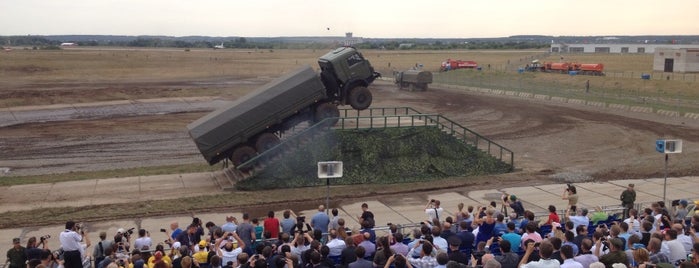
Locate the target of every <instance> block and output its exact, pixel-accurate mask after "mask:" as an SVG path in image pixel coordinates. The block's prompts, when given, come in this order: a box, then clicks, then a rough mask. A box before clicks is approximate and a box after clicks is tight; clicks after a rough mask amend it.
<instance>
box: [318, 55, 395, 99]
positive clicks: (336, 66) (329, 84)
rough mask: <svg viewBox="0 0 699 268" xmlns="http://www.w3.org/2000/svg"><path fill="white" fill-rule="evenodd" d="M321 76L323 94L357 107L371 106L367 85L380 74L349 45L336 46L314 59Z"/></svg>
mask: <svg viewBox="0 0 699 268" xmlns="http://www.w3.org/2000/svg"><path fill="white" fill-rule="evenodd" d="M318 65H319V66H320V70H321V79H322V81H323V84H324V86H325V88H326V90H327V95H328V96H329V97H330V98H331V99H332V100H333V101H334V102H336V103H338V104H342V105H344V104H349V105H351V106H352V108H354V109H357V110H364V109H366V108H369V106H370V105H371V100H372V97H371V92H370V91H369V90H368V89H367V87H368V86H369V84H371V83H372V82H374V80H375V79H376V78H378V77H380V76H381V74H380V73H378V72H375V71H374V68H373V67H372V66H371V64H370V63H369V61H368V60H366V59H365V58H364V56H362V54H361V53H359V51H357V50H356V49H355V48H353V47H340V48H337V49H335V50H333V51H331V52H329V53H327V54H325V55H323V56H322V57H320V58H319V59H318Z"/></svg>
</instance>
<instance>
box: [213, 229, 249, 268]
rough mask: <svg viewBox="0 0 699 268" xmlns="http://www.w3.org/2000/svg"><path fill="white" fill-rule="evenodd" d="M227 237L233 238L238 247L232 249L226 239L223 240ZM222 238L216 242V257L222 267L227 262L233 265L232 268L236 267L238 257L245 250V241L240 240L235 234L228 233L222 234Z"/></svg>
mask: <svg viewBox="0 0 699 268" xmlns="http://www.w3.org/2000/svg"><path fill="white" fill-rule="evenodd" d="M229 235H231V236H233V238H235V241H236V242H238V247H237V248H235V249H233V243H232V242H231V241H229V240H228V239H225V237H228V236H229ZM223 237H224V238H220V239H218V240H216V246H215V247H214V248H216V255H218V256H219V257H221V264H223V265H224V266H225V265H227V264H228V263H229V262H232V263H233V267H237V266H238V265H239V264H237V263H236V262H237V261H238V255H239V254H240V253H242V252H243V250H244V249H245V246H246V245H245V241H243V240H242V239H240V236H238V234H236V233H235V232H233V233H229V232H225V233H224V234H223ZM222 243H224V244H225V245H224V246H221V244H222Z"/></svg>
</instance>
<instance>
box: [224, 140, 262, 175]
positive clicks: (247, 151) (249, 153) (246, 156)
mask: <svg viewBox="0 0 699 268" xmlns="http://www.w3.org/2000/svg"><path fill="white" fill-rule="evenodd" d="M256 155H257V151H255V149H254V148H252V147H250V146H247V145H245V146H240V147H238V148H235V150H233V154H231V157H230V159H231V162H233V166H236V167H237V166H239V165H240V164H242V163H245V162H247V161H248V160H250V159H252V158H253V157H255V156H256ZM250 169H252V166H250V167H248V168H246V169H245V170H244V171H247V170H250Z"/></svg>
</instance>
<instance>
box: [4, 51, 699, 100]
mask: <svg viewBox="0 0 699 268" xmlns="http://www.w3.org/2000/svg"><path fill="white" fill-rule="evenodd" d="M326 52H328V51H327V50H311V49H308V50H286V49H285V50H234V49H226V50H204V49H202V50H191V51H189V52H186V51H184V50H178V49H174V48H172V49H122V48H119V49H109V48H78V49H65V50H57V51H40V50H38V51H37V50H14V51H11V52H4V53H0V97H1V98H0V107H9V106H19V105H33V104H34V105H36V104H52V103H72V102H89V101H106V100H123V99H137V98H156V97H180V96H202V95H209V96H221V95H223V96H233V97H235V96H238V95H240V94H243V93H245V92H248V91H250V90H252V89H254V88H255V87H256V85H249V84H231V85H230V86H226V87H224V88H221V87H220V86H219V87H214V86H210V85H207V84H206V83H202V84H201V85H197V84H196V83H194V84H192V85H190V86H187V87H177V86H171V87H168V86H167V84H164V85H163V84H162V83H168V82H173V83H176V82H179V83H186V82H196V81H210V80H222V81H231V80H236V79H257V81H259V83H263V82H264V81H268V80H270V79H272V78H275V77H278V76H280V75H282V74H283V73H285V72H287V71H289V70H291V69H294V68H296V67H299V66H301V65H305V64H308V65H311V66H314V67H316V66H317V64H316V63H315V62H316V60H317V58H318V57H319V56H321V55H323V54H324V53H326ZM362 52H363V53H364V55H365V57H366V58H368V59H369V60H370V61H371V62H372V65H373V66H374V67H375V69H376V70H377V71H379V72H381V73H382V74H384V76H392V72H393V71H394V70H405V69H408V68H412V67H414V66H416V65H420V66H423V68H424V69H425V70H429V71H433V72H437V71H438V69H439V65H440V63H441V62H442V61H444V60H445V59H447V58H452V59H463V60H474V61H476V62H478V63H479V65H480V66H481V67H482V71H475V70H459V71H456V72H449V73H441V74H437V75H436V78H435V80H436V81H438V82H440V83H447V84H458V85H468V86H481V87H491V88H501V89H508V90H523V91H529V92H534V93H542V94H551V95H563V96H570V97H584V98H587V99H595V100H600V99H612V100H614V102H618V103H628V104H649V105H659V106H669V107H673V106H675V107H681V108H682V109H689V108H691V107H693V106H699V93H697V92H696V90H695V89H696V85H697V82H699V81H696V77H695V74H662V73H660V74H657V73H656V74H654V75H653V77H654V78H656V79H654V80H641V79H640V74H642V73H652V60H653V55H650V54H564V55H563V57H564V60H565V61H576V62H585V63H603V64H604V65H605V66H606V71H607V72H608V76H604V77H592V76H580V75H579V76H569V75H561V74H548V73H535V74H533V73H525V74H518V73H517V69H518V68H521V67H524V65H526V64H527V63H529V62H530V61H531V60H533V59H538V60H540V61H560V60H561V59H560V55H559V54H551V55H549V54H547V53H545V52H544V51H532V50H522V51H519V50H517V51H500V50H488V51H470V50H447V51H443V50H440V51H413V50H398V51H387V50H365V51H362ZM667 75H669V76H671V79H670V80H665V79H658V78H661V77H665V76H667ZM587 80H590V85H591V93H592V94H591V95H582V96H578V95H580V94H582V93H584V92H582V90H583V89H584V84H585V81H587ZM131 83H161V84H160V85H159V86H158V87H157V88H156V87H149V86H142V85H138V86H129V84H131ZM231 88H232V89H235V90H230V89H231ZM13 90H14V92H13V93H12V94H10V93H8V92H11V91H13ZM20 90H21V91H20Z"/></svg>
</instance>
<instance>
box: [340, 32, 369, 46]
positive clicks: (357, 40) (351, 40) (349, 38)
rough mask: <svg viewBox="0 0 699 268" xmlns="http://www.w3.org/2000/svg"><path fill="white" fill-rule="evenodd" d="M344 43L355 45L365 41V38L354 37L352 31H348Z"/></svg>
mask: <svg viewBox="0 0 699 268" xmlns="http://www.w3.org/2000/svg"><path fill="white" fill-rule="evenodd" d="M343 43H344V44H345V46H354V45H356V44H361V43H364V39H363V38H361V37H352V32H346V33H345V40H344V41H343Z"/></svg>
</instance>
